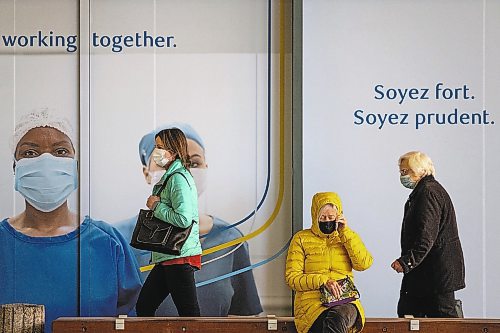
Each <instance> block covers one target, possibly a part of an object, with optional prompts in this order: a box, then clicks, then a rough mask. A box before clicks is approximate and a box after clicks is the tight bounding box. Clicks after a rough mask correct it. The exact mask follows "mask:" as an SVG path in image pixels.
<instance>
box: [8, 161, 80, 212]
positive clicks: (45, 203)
mask: <svg viewBox="0 0 500 333" xmlns="http://www.w3.org/2000/svg"><path fill="white" fill-rule="evenodd" d="M14 172H15V185H14V188H15V190H16V191H18V192H19V193H21V195H22V196H23V197H24V198H25V199H26V201H28V202H29V203H30V205H32V206H33V207H35V208H36V209H38V210H39V211H41V212H51V211H53V210H55V209H56V208H58V207H60V206H61V205H62V204H63V203H64V202H65V201H66V199H67V198H68V196H69V195H70V194H71V192H73V191H74V190H75V189H76V188H77V187H78V171H77V162H76V160H75V159H73V158H68V157H55V156H53V155H51V154H49V153H45V154H42V155H40V156H38V157H34V158H23V159H21V160H19V161H16V167H15V170H14Z"/></svg>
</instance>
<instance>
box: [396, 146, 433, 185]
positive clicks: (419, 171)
mask: <svg viewBox="0 0 500 333" xmlns="http://www.w3.org/2000/svg"><path fill="white" fill-rule="evenodd" d="M402 161H408V166H409V167H410V169H411V170H412V171H413V172H414V173H415V175H417V176H418V177H420V178H422V177H425V176H429V175H433V176H435V175H436V170H435V169H434V164H433V163H432V160H431V158H430V157H429V156H427V155H426V154H425V153H422V152H420V151H410V152H408V153H406V154H404V155H402V156H401V157H400V158H399V161H398V165H401V162H402Z"/></svg>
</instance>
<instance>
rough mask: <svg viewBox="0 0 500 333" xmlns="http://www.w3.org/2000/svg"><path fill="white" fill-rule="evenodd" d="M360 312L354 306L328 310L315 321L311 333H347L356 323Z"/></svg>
mask: <svg viewBox="0 0 500 333" xmlns="http://www.w3.org/2000/svg"><path fill="white" fill-rule="evenodd" d="M356 318H358V310H357V309H356V306H354V305H353V304H342V305H337V306H333V307H331V308H329V309H326V310H325V311H323V313H321V314H320V315H319V316H318V318H316V320H315V321H314V323H313V325H312V326H311V329H310V330H309V333H347V331H349V328H351V327H352V326H353V325H354V324H355V323H356Z"/></svg>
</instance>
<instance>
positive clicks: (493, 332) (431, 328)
mask: <svg viewBox="0 0 500 333" xmlns="http://www.w3.org/2000/svg"><path fill="white" fill-rule="evenodd" d="M412 320H413V322H412ZM411 324H413V326H417V325H418V326H419V330H418V332H423V333H474V332H477V333H500V319H469V318H466V319H463V318H461V319H430V318H415V319H406V318H404V319H403V318H367V319H366V325H365V328H364V329H363V333H375V332H377V333H401V332H417V331H416V330H410V325H411ZM52 327H53V329H52V331H53V333H77V332H78V333H82V332H85V333H112V332H113V333H115V332H126V333H132V332H134V333H142V332H144V333H146V332H148V333H150V332H155V333H173V332H181V333H183V332H197V333H198V332H199V333H202V332H203V333H229V332H238V333H240V332H251V333H259V332H272V331H276V332H297V331H296V329H295V325H294V324H293V317H272V316H269V317H200V318H179V317H155V318H136V317H130V318H110V317H103V318H86V317H79V318H59V319H57V320H55V321H54V322H53V325H52ZM270 329H271V330H270Z"/></svg>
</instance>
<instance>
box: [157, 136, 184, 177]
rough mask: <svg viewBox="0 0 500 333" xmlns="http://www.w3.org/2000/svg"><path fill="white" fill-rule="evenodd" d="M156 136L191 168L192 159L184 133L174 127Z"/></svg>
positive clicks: (167, 148)
mask: <svg viewBox="0 0 500 333" xmlns="http://www.w3.org/2000/svg"><path fill="white" fill-rule="evenodd" d="M155 138H160V140H161V142H163V145H164V146H165V149H166V150H168V151H170V152H171V153H172V154H175V155H176V157H177V158H179V159H180V160H181V163H182V165H184V167H185V168H186V169H188V170H189V165H190V164H191V160H190V158H189V154H188V150H187V140H186V136H185V135H184V133H183V132H182V131H181V130H180V129H178V128H176V127H174V128H167V129H164V130H162V131H160V132H158V134H156V135H155Z"/></svg>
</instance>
